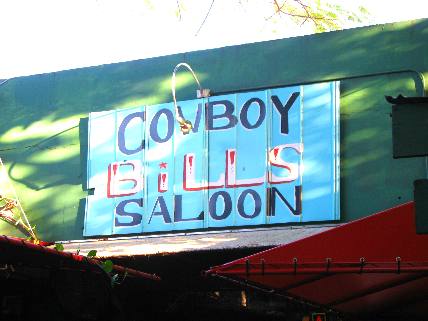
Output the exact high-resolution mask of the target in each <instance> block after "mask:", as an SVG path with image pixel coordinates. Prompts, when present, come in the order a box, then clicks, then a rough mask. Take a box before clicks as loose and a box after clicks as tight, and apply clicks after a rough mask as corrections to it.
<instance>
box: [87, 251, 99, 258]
mask: <svg viewBox="0 0 428 321" xmlns="http://www.w3.org/2000/svg"><path fill="white" fill-rule="evenodd" d="M96 256H97V250H90V251H89V252H88V254H87V255H86V257H87V258H89V259H92V258H94V257H96Z"/></svg>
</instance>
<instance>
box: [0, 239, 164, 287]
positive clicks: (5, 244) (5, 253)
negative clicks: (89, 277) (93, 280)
mask: <svg viewBox="0 0 428 321" xmlns="http://www.w3.org/2000/svg"><path fill="white" fill-rule="evenodd" d="M101 263H102V262H101V261H99V260H97V259H90V258H87V257H84V256H82V255H78V254H73V253H68V252H62V251H57V250H55V249H52V248H48V247H45V246H42V245H40V244H39V245H37V244H33V243H31V242H28V241H25V240H23V239H20V238H15V237H8V236H4V235H0V264H2V265H5V266H10V265H12V266H13V265H19V266H24V267H25V266H26V267H35V268H43V269H72V270H84V271H88V272H94V273H102V269H101V265H102V264H101ZM113 271H114V272H116V273H126V275H128V276H132V277H137V278H143V279H149V280H154V281H159V280H160V278H159V277H158V276H156V275H154V274H149V273H145V272H141V271H137V270H134V269H130V268H126V267H123V266H120V265H113Z"/></svg>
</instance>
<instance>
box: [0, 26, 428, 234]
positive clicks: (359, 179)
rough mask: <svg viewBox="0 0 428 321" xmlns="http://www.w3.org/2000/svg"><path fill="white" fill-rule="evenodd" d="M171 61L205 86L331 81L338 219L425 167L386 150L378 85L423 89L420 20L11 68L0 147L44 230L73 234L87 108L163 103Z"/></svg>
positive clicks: (188, 83)
mask: <svg viewBox="0 0 428 321" xmlns="http://www.w3.org/2000/svg"><path fill="white" fill-rule="evenodd" d="M179 62H188V63H189V64H190V65H191V66H192V67H193V68H194V70H195V71H196V72H197V74H198V76H199V78H200V81H201V82H202V84H203V86H204V87H207V88H210V89H211V90H212V91H213V92H214V93H224V92H236V91H241V90H254V89H257V88H266V87H274V86H287V85H293V84H303V83H312V82H319V81H326V80H340V81H341V102H340V103H341V112H340V117H341V121H340V126H341V217H342V220H344V221H350V220H354V219H356V218H359V217H362V216H366V215H369V214H371V213H374V212H377V211H379V210H382V209H385V208H389V207H392V206H394V205H397V204H401V203H404V202H407V201H409V200H411V199H412V198H413V196H412V195H413V194H412V193H413V191H412V188H413V187H412V183H413V180H414V179H417V178H423V177H426V175H427V173H426V163H425V161H426V160H425V158H416V159H400V160H394V159H393V158H392V139H391V118H390V113H391V107H390V105H389V104H388V103H387V102H386V101H385V99H384V96H385V95H392V96H396V95H398V94H400V93H401V94H404V95H409V96H416V95H419V96H420V95H422V94H423V91H424V90H426V88H425V89H424V88H423V87H424V85H423V75H424V74H425V76H426V77H427V76H428V20H417V21H412V22H403V23H396V24H389V25H379V26H374V27H368V28H358V29H352V30H346V31H339V32H330V33H323V34H318V35H312V36H306V37H298V38H291V39H285V40H277V41H269V42H262V43H256V44H248V45H241V46H234V47H226V48H221V49H214V50H206V51H198V52H191V53H185V54H177V55H172V56H167V57H160V58H152V59H146V60H139V61H133V62H126V63H118V64H112V65H104V66H99V67H92V68H84V69H77V70H70V71H63V72H56V73H50V74H43V75H36V76H30V77H21V78H14V79H11V80H9V81H8V82H6V83H4V84H3V85H2V86H0V111H1V117H0V156H1V157H2V159H3V160H4V162H5V163H6V166H7V169H8V173H9V176H10V178H11V179H12V181H13V183H14V186H15V188H16V190H17V192H18V194H19V197H20V199H21V202H22V204H23V206H24V208H25V209H26V212H27V214H28V216H29V218H30V221H31V222H32V223H33V224H35V225H36V228H37V231H38V233H39V236H40V237H41V238H42V239H45V240H66V239H81V238H82V229H83V219H84V201H83V200H84V198H85V196H86V195H87V191H84V189H83V186H84V182H85V179H86V177H85V173H86V167H85V162H86V159H85V157H86V127H85V124H86V117H87V116H88V113H89V112H91V111H100V110H109V109H120V108H127V107H134V106H138V105H141V104H149V105H150V104H155V103H163V102H170V101H171V100H172V97H171V90H170V75H171V72H172V70H173V68H174V66H175V65H176V64H177V63H179ZM178 81H179V82H178V90H177V96H178V99H179V100H184V99H191V98H194V96H195V94H194V93H195V85H194V83H193V80H192V78H191V76H190V75H188V74H181V75H180V76H179V77H178ZM0 234H16V232H15V231H14V229H13V228H11V227H10V226H8V225H7V224H6V223H3V222H0Z"/></svg>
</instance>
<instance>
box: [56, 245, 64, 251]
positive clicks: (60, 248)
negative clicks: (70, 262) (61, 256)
mask: <svg viewBox="0 0 428 321" xmlns="http://www.w3.org/2000/svg"><path fill="white" fill-rule="evenodd" d="M54 249H55V250H57V251H59V252H62V251H64V245H62V244H61V243H56V244H55V247H54Z"/></svg>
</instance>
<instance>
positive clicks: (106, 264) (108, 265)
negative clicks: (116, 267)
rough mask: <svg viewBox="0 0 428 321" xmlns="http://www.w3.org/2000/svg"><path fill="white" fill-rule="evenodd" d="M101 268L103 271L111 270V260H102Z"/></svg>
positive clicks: (108, 271)
mask: <svg viewBox="0 0 428 321" xmlns="http://www.w3.org/2000/svg"><path fill="white" fill-rule="evenodd" d="M102 268H103V270H104V271H105V272H107V273H110V272H111V271H113V262H112V261H111V260H107V261H104V262H103V263H102Z"/></svg>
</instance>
